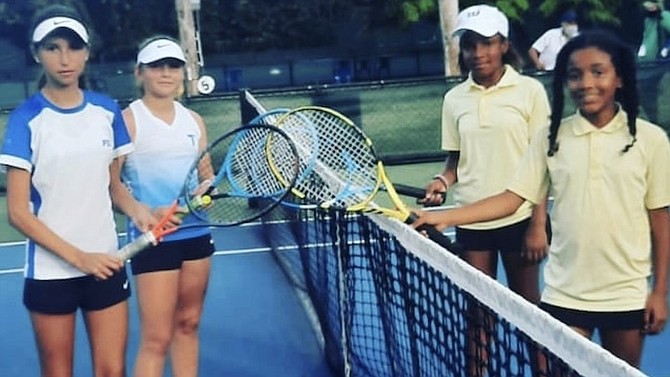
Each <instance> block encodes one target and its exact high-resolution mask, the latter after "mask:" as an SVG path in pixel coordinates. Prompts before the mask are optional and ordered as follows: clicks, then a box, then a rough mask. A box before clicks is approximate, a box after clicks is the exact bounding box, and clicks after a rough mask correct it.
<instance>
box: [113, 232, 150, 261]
mask: <svg viewBox="0 0 670 377" xmlns="http://www.w3.org/2000/svg"><path fill="white" fill-rule="evenodd" d="M156 243H158V240H157V239H156V236H154V234H153V233H152V232H145V233H142V235H141V236H139V237H138V238H137V239H136V240H135V241H133V242H131V243H129V244H127V245H126V246H124V247H122V248H121V249H120V250H119V251H117V254H116V255H117V256H118V257H119V258H121V259H122V260H128V259H130V258H132V257H134V256H135V255H137V254H138V253H139V252H140V251H142V250H144V249H146V248H148V247H149V246H151V245H155V244H156Z"/></svg>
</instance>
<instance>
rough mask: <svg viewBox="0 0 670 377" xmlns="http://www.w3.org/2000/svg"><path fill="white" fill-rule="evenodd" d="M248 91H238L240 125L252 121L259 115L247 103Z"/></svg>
mask: <svg viewBox="0 0 670 377" xmlns="http://www.w3.org/2000/svg"><path fill="white" fill-rule="evenodd" d="M248 92H249V90H248V89H240V90H239V91H238V98H239V103H240V120H241V121H242V124H248V123H249V122H251V120H252V119H254V118H255V117H257V116H258V115H260V113H259V112H258V110H257V109H256V108H255V107H254V106H253V105H252V104H251V103H249V101H247V93H248Z"/></svg>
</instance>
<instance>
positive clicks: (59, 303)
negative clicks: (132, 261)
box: [23, 268, 130, 314]
mask: <svg viewBox="0 0 670 377" xmlns="http://www.w3.org/2000/svg"><path fill="white" fill-rule="evenodd" d="M128 297H130V283H129V281H128V274H127V273H126V269H125V268H122V269H121V270H119V271H118V272H117V273H115V274H114V275H112V276H111V277H110V278H109V279H106V280H98V279H96V278H95V277H93V276H91V275H87V276H81V277H76V278H72V279H55V280H36V279H25V280H24V284H23V304H24V305H25V307H26V308H27V309H28V310H29V311H31V312H37V313H44V314H69V313H74V312H76V311H77V308H81V309H82V310H85V311H90V310H101V309H105V308H108V307H110V306H113V305H116V304H118V303H119V302H122V301H125V300H127V299H128Z"/></svg>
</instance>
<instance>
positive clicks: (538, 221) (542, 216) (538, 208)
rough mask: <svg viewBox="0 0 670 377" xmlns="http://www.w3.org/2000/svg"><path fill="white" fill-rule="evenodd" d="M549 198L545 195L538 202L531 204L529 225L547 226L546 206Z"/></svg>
mask: <svg viewBox="0 0 670 377" xmlns="http://www.w3.org/2000/svg"><path fill="white" fill-rule="evenodd" d="M548 200H549V198H548V197H547V196H545V197H544V198H543V199H542V200H540V202H539V203H538V204H536V205H535V206H533V213H532V214H531V217H530V223H531V226H537V227H541V228H544V227H546V226H547V207H548Z"/></svg>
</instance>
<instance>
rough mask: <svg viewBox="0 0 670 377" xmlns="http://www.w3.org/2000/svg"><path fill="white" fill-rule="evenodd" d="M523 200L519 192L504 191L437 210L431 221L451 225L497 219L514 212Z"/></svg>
mask: <svg viewBox="0 0 670 377" xmlns="http://www.w3.org/2000/svg"><path fill="white" fill-rule="evenodd" d="M523 202H524V200H523V198H521V197H520V196H518V195H517V194H515V193H513V192H511V191H504V192H502V193H500V194H497V195H494V196H490V197H488V198H485V199H482V200H479V201H477V202H475V203H472V204H468V205H466V206H463V207H458V208H455V209H451V210H445V211H435V212H434V216H435V218H434V219H431V220H429V222H430V223H433V224H435V223H437V224H441V225H443V226H446V227H450V226H458V225H465V224H473V223H478V222H483V221H490V220H496V219H499V218H502V217H505V216H509V215H511V214H513V213H514V212H515V211H516V210H517V209H518V208H519V207H520V206H521V204H522V203H523ZM430 216H433V215H432V214H431V215H430Z"/></svg>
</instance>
